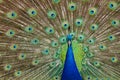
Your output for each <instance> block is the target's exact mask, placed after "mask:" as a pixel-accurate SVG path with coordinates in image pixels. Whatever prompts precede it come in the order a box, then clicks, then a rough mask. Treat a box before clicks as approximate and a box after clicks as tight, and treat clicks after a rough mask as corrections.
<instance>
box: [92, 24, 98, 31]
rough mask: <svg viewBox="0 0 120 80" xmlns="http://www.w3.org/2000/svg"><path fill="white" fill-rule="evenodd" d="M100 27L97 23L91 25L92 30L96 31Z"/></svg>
mask: <svg viewBox="0 0 120 80" xmlns="http://www.w3.org/2000/svg"><path fill="white" fill-rule="evenodd" d="M97 29H98V25H97V24H92V25H91V26H90V30H91V31H96V30H97Z"/></svg>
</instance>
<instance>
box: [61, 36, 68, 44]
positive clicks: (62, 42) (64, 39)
mask: <svg viewBox="0 0 120 80" xmlns="http://www.w3.org/2000/svg"><path fill="white" fill-rule="evenodd" d="M59 42H60V43H61V44H65V43H66V42H67V39H66V37H65V36H61V37H60V38H59Z"/></svg>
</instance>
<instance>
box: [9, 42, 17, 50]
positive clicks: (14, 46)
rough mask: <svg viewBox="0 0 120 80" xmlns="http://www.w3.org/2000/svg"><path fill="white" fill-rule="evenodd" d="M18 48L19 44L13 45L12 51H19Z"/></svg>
mask: <svg viewBox="0 0 120 80" xmlns="http://www.w3.org/2000/svg"><path fill="white" fill-rule="evenodd" d="M17 48H18V45H17V44H12V45H11V46H10V49H11V50H12V51H15V50H17Z"/></svg>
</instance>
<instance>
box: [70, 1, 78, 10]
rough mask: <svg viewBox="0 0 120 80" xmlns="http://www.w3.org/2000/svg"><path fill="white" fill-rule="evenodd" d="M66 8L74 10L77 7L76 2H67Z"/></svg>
mask: <svg viewBox="0 0 120 80" xmlns="http://www.w3.org/2000/svg"><path fill="white" fill-rule="evenodd" d="M68 9H69V10H70V11H75V10H76V9H77V5H76V3H73V2H71V3H69V4H68Z"/></svg>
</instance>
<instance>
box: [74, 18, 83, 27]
mask: <svg viewBox="0 0 120 80" xmlns="http://www.w3.org/2000/svg"><path fill="white" fill-rule="evenodd" d="M82 25H83V19H82V18H79V19H76V20H75V26H76V27H80V26H82Z"/></svg>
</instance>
